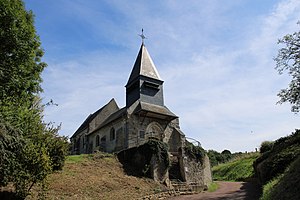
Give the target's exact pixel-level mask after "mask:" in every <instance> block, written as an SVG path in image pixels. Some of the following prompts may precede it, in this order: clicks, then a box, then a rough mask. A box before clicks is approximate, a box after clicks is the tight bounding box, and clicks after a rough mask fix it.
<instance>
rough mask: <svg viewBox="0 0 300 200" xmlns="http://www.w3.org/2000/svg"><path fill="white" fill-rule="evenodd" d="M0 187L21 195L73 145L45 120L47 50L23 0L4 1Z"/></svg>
mask: <svg viewBox="0 0 300 200" xmlns="http://www.w3.org/2000/svg"><path fill="white" fill-rule="evenodd" d="M0 44H1V45H0V186H6V185H7V184H8V183H9V182H12V183H13V184H14V186H15V189H16V193H17V195H18V196H19V197H21V198H25V197H26V196H27V195H28V194H29V192H30V189H31V188H32V186H33V185H34V184H36V183H41V182H43V180H44V179H45V177H46V176H47V175H48V174H49V173H51V172H52V171H53V170H57V169H61V168H62V167H63V164H64V159H65V155H66V153H67V149H68V142H67V138H65V137H60V136H59V135H58V129H59V127H53V126H51V124H50V125H49V124H46V123H44V122H43V108H44V106H43V105H42V103H41V99H40V97H39V93H40V92H42V88H41V86H40V83H41V81H42V79H41V73H42V71H43V70H44V68H45V67H46V64H45V63H44V62H42V61H41V57H42V56H43V50H42V49H41V47H40V45H41V43H40V40H39V37H38V35H37V34H36V31H35V27H34V20H33V13H32V12H31V11H26V10H25V8H24V3H23V2H22V0H1V1H0Z"/></svg>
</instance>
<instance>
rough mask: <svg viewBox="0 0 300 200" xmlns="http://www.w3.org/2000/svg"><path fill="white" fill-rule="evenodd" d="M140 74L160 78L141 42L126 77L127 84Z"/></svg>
mask: <svg viewBox="0 0 300 200" xmlns="http://www.w3.org/2000/svg"><path fill="white" fill-rule="evenodd" d="M140 75H142V76H146V77H150V78H154V79H157V80H161V78H160V76H159V74H158V71H157V69H156V67H155V65H154V63H153V61H152V59H151V57H150V55H149V53H148V51H147V48H146V47H145V45H144V43H142V45H141V48H140V51H139V53H138V56H137V58H136V60H135V63H134V66H133V69H132V71H131V74H130V77H129V79H128V82H127V85H129V84H130V83H132V82H133V81H134V80H135V79H136V78H137V77H139V76H140Z"/></svg>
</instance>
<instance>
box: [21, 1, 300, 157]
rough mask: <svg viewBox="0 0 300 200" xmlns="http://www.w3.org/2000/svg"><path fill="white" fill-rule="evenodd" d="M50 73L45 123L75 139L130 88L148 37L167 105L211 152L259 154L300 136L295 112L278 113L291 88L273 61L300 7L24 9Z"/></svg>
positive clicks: (98, 4) (59, 4) (102, 4)
mask: <svg viewBox="0 0 300 200" xmlns="http://www.w3.org/2000/svg"><path fill="white" fill-rule="evenodd" d="M25 5H26V8H27V9H31V10H32V11H33V12H34V14H35V16H36V18H35V26H36V29H37V32H38V34H39V35H40V38H41V42H42V47H43V49H44V50H45V56H44V59H43V60H44V61H45V62H46V63H47V64H48V67H47V69H46V70H45V71H44V72H43V80H44V82H43V84H42V86H43V88H44V93H43V94H42V95H41V96H42V97H43V98H44V102H47V101H49V100H50V99H53V100H54V101H55V102H56V103H58V104H59V106H57V107H56V106H50V107H47V108H46V109H45V120H46V121H53V122H55V123H56V124H59V123H62V129H61V131H60V134H61V135H66V136H71V135H72V134H73V133H74V131H75V130H76V129H77V128H78V127H79V126H80V124H81V123H82V122H83V120H84V119H85V118H86V117H87V116H88V115H89V114H91V113H93V112H95V111H96V110H97V109H99V108H100V107H102V106H103V105H104V104H106V103H107V102H108V101H109V100H110V99H111V98H115V99H116V101H117V102H118V105H119V106H120V107H123V106H124V105H125V88H124V85H125V84H126V82H127V79H128V77H129V74H130V72H131V69H132V66H133V64H134V61H135V59H136V56H137V53H138V50H139V47H140V45H141V39H140V38H139V36H138V34H140V33H141V29H142V28H144V34H145V35H146V37H147V39H146V40H145V44H146V47H147V49H148V51H149V53H150V55H151V57H152V59H153V61H154V63H155V65H156V68H157V69H158V71H159V73H160V76H161V78H162V79H163V80H164V81H165V82H164V98H165V105H166V106H167V107H168V108H169V109H170V110H171V111H172V112H174V113H175V114H176V115H178V116H179V117H180V125H181V129H182V130H183V132H184V133H185V134H186V135H187V136H188V137H192V138H195V139H197V140H199V141H200V142H201V143H202V146H203V147H204V148H205V149H215V150H217V151H222V150H224V149H229V150H231V151H232V152H236V151H254V150H255V148H257V147H259V145H260V143H261V142H262V141H265V140H274V139H277V138H279V137H282V136H286V135H288V134H290V133H291V132H292V131H294V130H295V129H296V128H299V121H300V119H299V115H295V114H293V113H291V112H290V105H288V104H286V105H276V102H277V101H278V100H279V99H278V97H277V96H276V94H277V93H278V91H279V90H280V89H282V88H285V87H286V86H287V84H288V82H289V77H288V76H287V75H281V76H280V75H278V73H277V72H276V70H275V69H274V67H275V62H274V61H273V58H274V57H275V56H276V54H277V51H278V49H279V48H280V45H278V44H277V40H278V39H279V38H281V37H282V36H284V35H285V34H287V33H293V32H295V31H298V30H299V25H297V21H299V20H300V1H299V0H282V1H280V0H264V1H261V0H222V1H221V0H197V1H196V0H194V1H192V0H191V1H179V0H177V1H176V0H173V1H172V0H166V1H161V0H152V1H129V0H127V1H126V0H109V1H108V0H107V1H102V0H97V1H96V0H55V1H53V0H43V1H36V0H25Z"/></svg>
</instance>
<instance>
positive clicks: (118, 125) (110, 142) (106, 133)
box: [89, 118, 126, 152]
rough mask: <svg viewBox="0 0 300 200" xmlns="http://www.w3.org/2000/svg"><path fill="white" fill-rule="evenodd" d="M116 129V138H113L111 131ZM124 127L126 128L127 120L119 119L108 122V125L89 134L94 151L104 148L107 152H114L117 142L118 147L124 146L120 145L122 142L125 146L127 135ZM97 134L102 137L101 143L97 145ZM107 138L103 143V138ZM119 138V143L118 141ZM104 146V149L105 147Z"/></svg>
mask: <svg viewBox="0 0 300 200" xmlns="http://www.w3.org/2000/svg"><path fill="white" fill-rule="evenodd" d="M112 129H114V138H111V131H112ZM124 129H125V122H124V120H122V118H121V119H119V120H117V121H115V122H113V123H110V124H108V125H107V126H105V127H103V128H101V129H99V130H97V131H95V132H94V133H92V134H91V135H89V139H90V140H89V142H90V144H92V152H94V151H97V150H102V151H106V152H114V151H115V149H116V147H117V144H118V145H119V146H118V148H119V149H121V148H123V147H121V146H120V144H122V145H124V146H125V139H126V138H125V137H124V136H122V135H124V132H125V131H124ZM97 135H98V136H99V139H100V145H99V146H97V145H96V138H97ZM104 137H105V138H106V139H105V143H101V138H104ZM117 139H118V143H117ZM103 147H104V149H103Z"/></svg>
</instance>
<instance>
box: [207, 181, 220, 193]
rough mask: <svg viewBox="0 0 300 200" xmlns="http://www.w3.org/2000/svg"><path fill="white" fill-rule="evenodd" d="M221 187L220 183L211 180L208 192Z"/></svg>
mask: <svg viewBox="0 0 300 200" xmlns="http://www.w3.org/2000/svg"><path fill="white" fill-rule="evenodd" d="M218 188H219V185H218V184H217V183H216V182H211V184H209V186H208V190H207V191H208V192H214V191H216V190H217V189H218Z"/></svg>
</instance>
